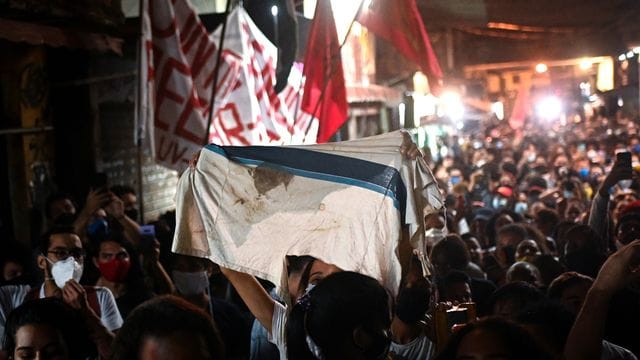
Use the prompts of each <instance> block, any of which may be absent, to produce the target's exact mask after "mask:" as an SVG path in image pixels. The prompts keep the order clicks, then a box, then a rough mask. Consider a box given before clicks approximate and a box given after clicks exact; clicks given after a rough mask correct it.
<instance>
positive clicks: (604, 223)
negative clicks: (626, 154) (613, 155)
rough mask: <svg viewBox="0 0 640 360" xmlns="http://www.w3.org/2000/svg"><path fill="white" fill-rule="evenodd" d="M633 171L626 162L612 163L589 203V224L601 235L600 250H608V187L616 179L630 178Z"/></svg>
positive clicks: (609, 187)
mask: <svg viewBox="0 0 640 360" xmlns="http://www.w3.org/2000/svg"><path fill="white" fill-rule="evenodd" d="M632 175H633V171H632V169H631V167H630V166H629V165H628V164H625V163H622V162H620V161H618V160H616V162H615V163H614V164H613V167H612V168H611V171H610V172H609V174H607V177H606V178H605V179H604V181H603V182H602V184H600V187H599V188H598V191H597V193H596V195H595V196H594V198H593V201H592V203H591V211H590V213H589V222H588V224H589V226H590V227H591V228H592V229H593V230H594V231H596V232H597V233H598V234H600V235H602V236H601V237H602V244H600V250H601V251H602V252H603V253H604V254H607V253H608V252H609V240H610V239H609V237H610V235H609V223H610V221H609V189H611V188H612V187H614V186H615V185H616V184H617V183H618V181H620V180H625V179H631V177H632Z"/></svg>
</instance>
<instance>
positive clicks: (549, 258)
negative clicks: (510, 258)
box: [532, 254, 565, 286]
mask: <svg viewBox="0 0 640 360" xmlns="http://www.w3.org/2000/svg"><path fill="white" fill-rule="evenodd" d="M532 264H533V265H535V266H536V267H537V268H538V270H540V276H541V278H542V283H543V284H544V286H549V284H551V282H552V281H553V279H555V278H556V277H558V276H559V275H560V274H562V273H563V272H564V271H565V269H564V265H562V263H561V262H559V261H558V260H556V259H555V257H553V255H550V254H542V255H538V256H536V257H535V258H534V259H533V261H532Z"/></svg>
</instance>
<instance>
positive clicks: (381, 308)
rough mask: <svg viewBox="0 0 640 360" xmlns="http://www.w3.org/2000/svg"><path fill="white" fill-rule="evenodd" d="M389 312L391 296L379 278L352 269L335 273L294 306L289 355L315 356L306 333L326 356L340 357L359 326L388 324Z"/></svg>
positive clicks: (289, 326)
mask: <svg viewBox="0 0 640 360" xmlns="http://www.w3.org/2000/svg"><path fill="white" fill-rule="evenodd" d="M389 314H390V313H389V297H388V295H387V292H386V291H385V289H384V288H383V287H382V286H381V285H380V284H379V283H378V281H377V280H375V279H373V278H371V277H369V276H366V275H362V274H358V273H355V272H351V271H341V272H337V273H333V274H331V275H329V276H327V277H326V278H325V279H323V280H322V281H320V282H319V283H318V285H316V287H314V288H313V290H311V291H310V292H309V294H307V295H305V296H303V297H302V298H301V299H300V300H299V301H298V303H296V304H295V305H294V306H293V309H292V311H291V314H290V316H289V319H288V321H287V329H286V337H287V347H288V351H287V352H288V357H289V359H296V360H305V359H315V357H314V355H313V354H312V353H311V351H310V350H309V345H308V344H307V341H306V336H307V335H308V336H309V337H310V338H311V339H312V340H313V342H314V343H315V344H316V345H317V346H318V347H319V348H320V350H321V351H322V354H323V355H324V357H325V358H337V357H340V356H341V351H342V348H341V346H342V344H343V343H344V341H345V340H346V339H351V338H352V336H353V331H354V330H355V329H356V328H358V327H362V328H363V329H365V330H366V329H371V330H373V329H375V327H376V326H380V325H383V326H386V327H388V326H389V325H390V321H391V319H390V317H389ZM374 345H379V344H374Z"/></svg>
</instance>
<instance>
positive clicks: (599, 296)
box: [564, 240, 640, 360]
mask: <svg viewBox="0 0 640 360" xmlns="http://www.w3.org/2000/svg"><path fill="white" fill-rule="evenodd" d="M634 279H635V280H637V279H640V240H635V241H633V242H632V243H630V244H628V245H627V246H625V247H623V248H621V249H620V250H618V251H617V252H615V253H614V254H613V255H611V256H610V257H609V259H607V261H606V262H605V263H604V265H602V268H601V269H600V272H599V273H598V277H597V278H596V280H595V282H594V283H593V285H592V286H591V289H589V292H588V293H587V297H586V299H585V301H584V304H583V305H582V309H581V310H580V313H579V314H578V318H577V319H576V322H575V323H574V324H573V327H572V328H571V332H570V333H569V338H568V339H567V343H566V345H565V348H564V358H565V359H567V360H574V359H575V360H578V359H594V360H597V359H600V354H601V353H602V340H603V336H604V329H605V322H606V320H607V313H608V310H609V301H610V300H611V298H612V297H613V295H614V294H615V293H616V292H617V291H618V290H620V289H621V288H623V287H624V286H625V285H626V284H627V283H629V281H633V280H634Z"/></svg>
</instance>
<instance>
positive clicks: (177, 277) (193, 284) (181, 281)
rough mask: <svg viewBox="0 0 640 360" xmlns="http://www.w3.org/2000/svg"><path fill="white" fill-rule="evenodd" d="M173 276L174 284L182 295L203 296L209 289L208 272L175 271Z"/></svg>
mask: <svg viewBox="0 0 640 360" xmlns="http://www.w3.org/2000/svg"><path fill="white" fill-rule="evenodd" d="M172 275H173V283H174V285H175V286H176V289H177V290H178V292H179V293H180V294H182V295H197V294H202V293H204V292H205V291H206V290H207V288H208V287H209V276H208V275H207V272H206V271H199V272H186V271H177V270H174V271H173V272H172Z"/></svg>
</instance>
